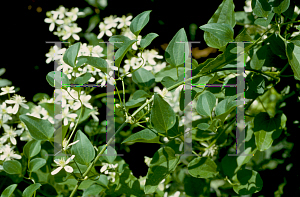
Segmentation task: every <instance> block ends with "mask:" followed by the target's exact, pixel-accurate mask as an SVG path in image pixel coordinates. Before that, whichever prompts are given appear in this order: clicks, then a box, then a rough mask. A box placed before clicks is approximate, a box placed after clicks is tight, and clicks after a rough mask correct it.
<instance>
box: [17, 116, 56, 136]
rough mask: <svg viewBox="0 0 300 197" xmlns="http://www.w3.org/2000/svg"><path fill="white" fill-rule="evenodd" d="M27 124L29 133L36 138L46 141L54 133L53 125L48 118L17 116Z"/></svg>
mask: <svg viewBox="0 0 300 197" xmlns="http://www.w3.org/2000/svg"><path fill="white" fill-rule="evenodd" d="M19 118H20V120H21V121H23V122H24V123H25V125H26V126H27V128H28V130H29V133H30V135H31V136H32V137H33V138H34V139H36V140H42V141H48V140H50V139H51V137H52V135H53V133H54V127H53V125H52V124H51V123H50V122H49V121H48V120H42V119H39V118H36V117H33V116H29V115H24V114H23V115H21V116H19Z"/></svg>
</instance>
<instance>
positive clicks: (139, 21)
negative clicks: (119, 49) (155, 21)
mask: <svg viewBox="0 0 300 197" xmlns="http://www.w3.org/2000/svg"><path fill="white" fill-rule="evenodd" d="M151 11H152V10H149V11H145V12H142V13H140V14H139V15H137V16H136V17H135V18H134V19H133V20H132V22H131V24H130V27H129V28H130V31H131V32H132V33H133V34H134V35H136V36H138V35H139V34H140V32H141V31H142V29H143V28H144V27H145V26H146V25H147V23H148V22H149V18H150V17H149V15H150V12H151Z"/></svg>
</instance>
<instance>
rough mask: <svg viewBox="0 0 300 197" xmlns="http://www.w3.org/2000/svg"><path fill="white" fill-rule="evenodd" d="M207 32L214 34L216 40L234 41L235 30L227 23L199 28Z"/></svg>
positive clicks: (210, 24) (211, 24)
mask: <svg viewBox="0 0 300 197" xmlns="http://www.w3.org/2000/svg"><path fill="white" fill-rule="evenodd" d="M199 28H200V29H202V30H203V31H205V32H209V33H211V34H213V35H214V36H215V37H216V38H218V39H220V40H222V41H225V42H231V41H233V29H232V27H231V26H230V25H228V24H226V23H209V24H206V25H202V26H200V27H199Z"/></svg>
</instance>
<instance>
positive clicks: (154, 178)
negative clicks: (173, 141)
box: [144, 146, 179, 194]
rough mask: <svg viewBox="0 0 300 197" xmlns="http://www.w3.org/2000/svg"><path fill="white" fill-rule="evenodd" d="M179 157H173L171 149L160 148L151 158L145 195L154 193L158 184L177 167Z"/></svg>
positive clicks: (166, 147)
mask: <svg viewBox="0 0 300 197" xmlns="http://www.w3.org/2000/svg"><path fill="white" fill-rule="evenodd" d="M178 161H179V156H175V152H174V150H173V149H172V148H170V147H168V146H165V147H163V148H160V149H159V150H158V151H157V152H156V153H155V154H154V156H153V158H152V160H151V163H150V166H149V169H148V173H147V179H146V184H145V188H144V191H145V194H151V193H154V192H155V190H156V188H157V186H158V184H159V183H160V182H161V181H162V180H163V179H164V178H165V177H166V176H167V175H168V174H170V173H171V172H172V171H173V170H174V169H175V168H176V166H177V163H178Z"/></svg>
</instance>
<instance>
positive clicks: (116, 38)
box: [108, 35, 130, 48]
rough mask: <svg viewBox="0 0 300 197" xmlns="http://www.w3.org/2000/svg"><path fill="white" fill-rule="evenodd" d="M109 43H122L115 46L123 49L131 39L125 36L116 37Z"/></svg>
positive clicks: (110, 39) (111, 38)
mask: <svg viewBox="0 0 300 197" xmlns="http://www.w3.org/2000/svg"><path fill="white" fill-rule="evenodd" d="M108 41H109V42H122V43H114V46H116V47H117V48H121V47H122V46H123V44H124V43H125V42H128V41H130V38H128V37H126V36H123V35H114V36H112V37H110V38H109V39H108Z"/></svg>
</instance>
